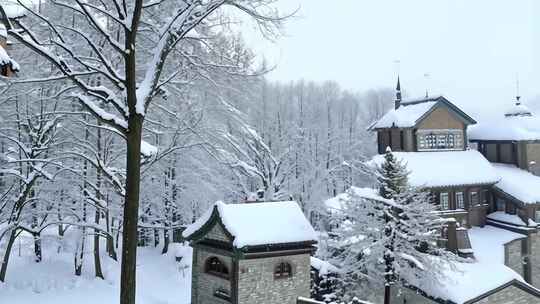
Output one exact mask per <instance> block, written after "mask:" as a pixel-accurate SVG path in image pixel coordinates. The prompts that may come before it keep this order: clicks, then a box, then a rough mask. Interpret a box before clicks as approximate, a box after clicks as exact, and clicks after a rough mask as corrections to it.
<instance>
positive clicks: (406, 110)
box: [370, 101, 437, 129]
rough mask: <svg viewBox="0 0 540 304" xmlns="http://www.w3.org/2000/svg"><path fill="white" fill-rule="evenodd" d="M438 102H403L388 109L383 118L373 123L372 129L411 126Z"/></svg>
mask: <svg viewBox="0 0 540 304" xmlns="http://www.w3.org/2000/svg"><path fill="white" fill-rule="evenodd" d="M435 104H437V101H428V102H422V103H415V104H410V105H408V104H403V103H402V105H401V106H400V107H399V108H398V109H392V110H390V111H388V112H387V113H386V114H385V115H384V116H383V117H382V118H381V119H379V120H378V121H377V122H375V123H374V124H373V125H371V127H370V129H380V128H392V127H397V128H411V127H414V126H415V125H416V123H417V122H418V120H419V119H420V118H422V116H424V114H426V113H427V112H429V111H430V110H431V108H433V106H435Z"/></svg>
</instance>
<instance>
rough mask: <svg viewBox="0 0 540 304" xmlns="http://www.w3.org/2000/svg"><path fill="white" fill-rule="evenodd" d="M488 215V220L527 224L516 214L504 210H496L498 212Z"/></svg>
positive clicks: (518, 224) (520, 224)
mask: <svg viewBox="0 0 540 304" xmlns="http://www.w3.org/2000/svg"><path fill="white" fill-rule="evenodd" d="M486 217H487V219H488V220H494V221H497V222H503V223H505V224H510V225H516V226H527V224H526V223H525V222H524V221H523V220H522V219H521V218H520V217H519V216H517V215H516V214H508V213H506V212H504V211H496V212H493V213H490V214H488V215H487V216H486ZM535 226H536V225H535Z"/></svg>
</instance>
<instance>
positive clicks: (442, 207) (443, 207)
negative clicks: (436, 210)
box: [439, 192, 450, 211]
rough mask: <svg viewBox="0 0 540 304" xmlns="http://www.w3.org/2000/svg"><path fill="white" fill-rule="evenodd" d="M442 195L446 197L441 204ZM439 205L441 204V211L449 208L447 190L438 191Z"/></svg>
mask: <svg viewBox="0 0 540 304" xmlns="http://www.w3.org/2000/svg"><path fill="white" fill-rule="evenodd" d="M443 197H445V198H446V201H445V202H446V204H445V205H443ZM439 205H440V206H441V210H442V211H446V210H450V195H449V194H448V192H441V193H439ZM445 206H446V208H445Z"/></svg>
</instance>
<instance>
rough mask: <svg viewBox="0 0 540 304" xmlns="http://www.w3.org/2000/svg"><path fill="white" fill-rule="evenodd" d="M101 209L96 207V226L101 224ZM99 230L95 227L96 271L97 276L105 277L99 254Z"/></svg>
mask: <svg viewBox="0 0 540 304" xmlns="http://www.w3.org/2000/svg"><path fill="white" fill-rule="evenodd" d="M100 215H101V214H100V212H99V209H97V208H96V215H95V218H94V220H95V221H94V222H95V224H96V226H99V217H100ZM99 251H100V250H99V230H98V229H94V270H95V273H96V277H97V278H101V279H105V277H104V276H103V271H102V270H101V259H100V256H99Z"/></svg>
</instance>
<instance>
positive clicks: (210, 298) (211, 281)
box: [191, 248, 233, 304]
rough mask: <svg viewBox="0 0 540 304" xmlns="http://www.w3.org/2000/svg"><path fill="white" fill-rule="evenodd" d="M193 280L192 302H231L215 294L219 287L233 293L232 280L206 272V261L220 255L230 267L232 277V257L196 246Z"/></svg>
mask: <svg viewBox="0 0 540 304" xmlns="http://www.w3.org/2000/svg"><path fill="white" fill-rule="evenodd" d="M193 255H194V256H193V269H192V271H193V276H192V278H193V282H192V287H191V303H192V304H230V302H229V301H225V300H222V299H220V298H217V297H215V296H214V293H215V291H216V290H217V289H222V290H225V291H227V292H228V293H229V295H231V280H227V279H224V278H221V277H218V276H215V275H211V274H208V273H205V269H204V268H205V262H206V260H207V259H208V258H210V257H213V256H215V257H218V258H219V259H220V260H221V261H222V262H223V263H225V265H227V267H228V269H229V274H230V275H231V278H232V272H233V267H232V258H231V257H227V256H223V255H219V254H215V253H211V252H208V251H206V250H203V249H200V248H195V249H194V251H193Z"/></svg>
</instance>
